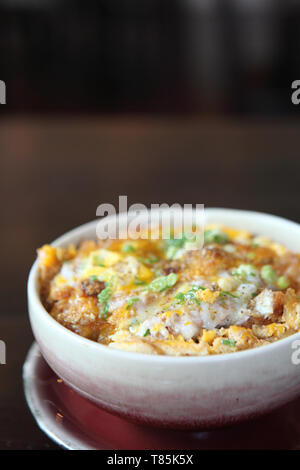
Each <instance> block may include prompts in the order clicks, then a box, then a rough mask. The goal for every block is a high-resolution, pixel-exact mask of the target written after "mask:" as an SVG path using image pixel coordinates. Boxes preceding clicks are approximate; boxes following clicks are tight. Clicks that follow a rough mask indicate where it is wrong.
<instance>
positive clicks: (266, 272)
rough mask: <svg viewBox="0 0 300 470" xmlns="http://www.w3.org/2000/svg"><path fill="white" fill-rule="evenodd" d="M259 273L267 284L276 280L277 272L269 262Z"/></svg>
mask: <svg viewBox="0 0 300 470" xmlns="http://www.w3.org/2000/svg"><path fill="white" fill-rule="evenodd" d="M260 274H261V277H262V278H263V280H264V281H265V282H266V283H267V284H274V283H275V282H276V281H277V274H276V272H275V271H274V269H273V268H272V266H271V265H269V264H266V265H265V266H263V267H262V268H261V271H260Z"/></svg>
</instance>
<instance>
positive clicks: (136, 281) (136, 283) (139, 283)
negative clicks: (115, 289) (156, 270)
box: [134, 278, 147, 286]
mask: <svg viewBox="0 0 300 470" xmlns="http://www.w3.org/2000/svg"><path fill="white" fill-rule="evenodd" d="M146 284H147V282H145V281H141V279H137V278H136V279H135V280H134V285H135V286H145V285H146Z"/></svg>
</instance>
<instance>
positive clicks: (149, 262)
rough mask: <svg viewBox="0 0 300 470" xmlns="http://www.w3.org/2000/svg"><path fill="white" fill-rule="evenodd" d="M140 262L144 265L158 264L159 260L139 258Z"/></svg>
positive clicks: (155, 257)
mask: <svg viewBox="0 0 300 470" xmlns="http://www.w3.org/2000/svg"><path fill="white" fill-rule="evenodd" d="M139 261H140V262H141V263H144V264H153V263H157V261H159V258H157V256H152V257H151V258H139Z"/></svg>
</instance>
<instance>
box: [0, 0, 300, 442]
mask: <svg viewBox="0 0 300 470" xmlns="http://www.w3.org/2000/svg"><path fill="white" fill-rule="evenodd" d="M299 30H300V2H297V1H285V2H283V1H282V2H280V1H274V0H273V1H272V0H261V1H259V2H257V1H251V0H235V1H228V2H226V1H214V2H210V1H208V0H206V1H204V0H202V1H201V0H199V1H196V0H186V1H183V0H165V1H164V0H143V1H141V0H126V2H125V1H124V0H118V1H115V0H105V1H104V0H98V1H96V0H95V1H94V0H91V1H89V2H79V1H59V0H40V1H38V0H0V79H1V80H4V81H5V83H6V87H7V104H6V105H0V194H1V230H0V246H1V248H2V256H1V261H2V269H1V270H0V286H1V309H0V339H3V340H5V341H6V344H7V365H6V366H0V372H1V375H2V380H1V384H3V385H1V388H0V398H1V400H0V418H1V421H0V448H45V447H47V446H50V447H51V446H52V447H54V445H52V444H50V443H49V441H48V440H46V438H44V437H43V435H42V434H41V433H39V432H38V431H37V430H36V428H35V426H34V425H33V422H32V420H31V418H30V416H29V413H28V412H26V408H25V404H24V401H23V397H22V382H21V365H22V363H23V360H24V355H25V351H26V349H27V348H28V347H29V344H30V342H31V341H32V337H31V334H30V329H29V326H28V320H27V307H26V281H27V274H28V271H29V268H30V265H31V263H32V261H33V260H34V257H35V250H36V248H37V247H39V246H41V245H42V244H44V243H46V242H50V241H51V240H53V239H54V238H56V237H57V236H59V235H61V234H62V233H63V232H65V231H66V230H68V229H71V228H73V227H74V226H76V225H79V224H81V223H84V222H87V221H89V220H91V219H93V218H95V214H96V208H97V206H98V205H99V204H101V203H103V202H108V203H113V204H117V203H118V196H119V195H127V196H128V203H129V204H132V203H135V202H141V203H145V204H146V205H148V206H149V205H150V204H151V203H163V202H167V203H169V204H172V203H174V202H179V203H182V204H184V203H193V204H196V203H204V204H205V205H206V206H222V207H235V208H242V209H252V210H259V211H265V212H270V213H274V214H278V215H281V216H284V217H287V218H290V219H293V220H295V221H298V222H299V221H300V209H299V194H300V188H299V185H300V179H299V175H300V159H299V124H300V120H299V117H300V105H299V106H295V105H293V104H292V102H291V83H292V81H293V80H296V79H300V35H299ZM20 420H21V421H22V423H23V425H22V426H19V425H18V423H19V422H20Z"/></svg>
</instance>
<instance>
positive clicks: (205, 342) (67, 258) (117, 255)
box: [38, 224, 300, 356]
mask: <svg viewBox="0 0 300 470" xmlns="http://www.w3.org/2000/svg"><path fill="white" fill-rule="evenodd" d="M191 243H192V242H191V241H190V240H189V239H188V238H187V236H186V235H185V234H184V233H182V234H181V235H180V237H179V238H177V237H174V236H173V237H171V238H170V239H167V240H164V239H162V238H160V239H158V240H151V239H148V240H145V239H142V238H140V239H137V240H136V239H134V240H133V239H127V240H106V241H104V240H98V241H93V240H85V241H83V242H81V243H80V244H79V245H78V246H77V247H75V246H74V245H70V246H68V247H66V248H61V247H57V248H54V247H52V246H50V245H44V246H43V247H42V248H40V249H39V250H38V266H39V283H40V295H41V299H42V302H43V304H44V306H45V308H46V309H47V311H48V312H49V314H50V315H51V316H52V317H53V318H54V319H56V320H57V321H58V322H59V323H61V324H62V325H64V326H65V327H67V328H68V329H70V330H72V331H73V332H75V333H77V334H78V335H80V336H83V337H85V338H88V339H90V340H93V341H97V342H99V343H102V344H104V345H107V346H108V347H109V348H115V349H120V350H126V351H133V352H139V353H145V354H154V355H169V356H206V355H215V354H223V353H230V352H236V351H241V350H245V349H252V348H256V347H259V346H264V345H268V344H270V343H273V342H275V341H278V340H280V339H282V338H285V337H287V336H290V335H292V334H293V333H296V332H298V331H300V255H298V254H294V253H292V252H290V251H289V250H287V249H286V248H285V247H284V246H283V245H280V244H278V243H276V242H273V241H272V240H270V239H268V238H266V237H262V236H255V235H253V234H251V233H249V232H246V231H243V230H236V229H233V228H229V227H226V226H222V225H216V224H215V225H210V226H207V227H206V229H205V232H204V246H203V248H201V249H191V247H192V246H191Z"/></svg>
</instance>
